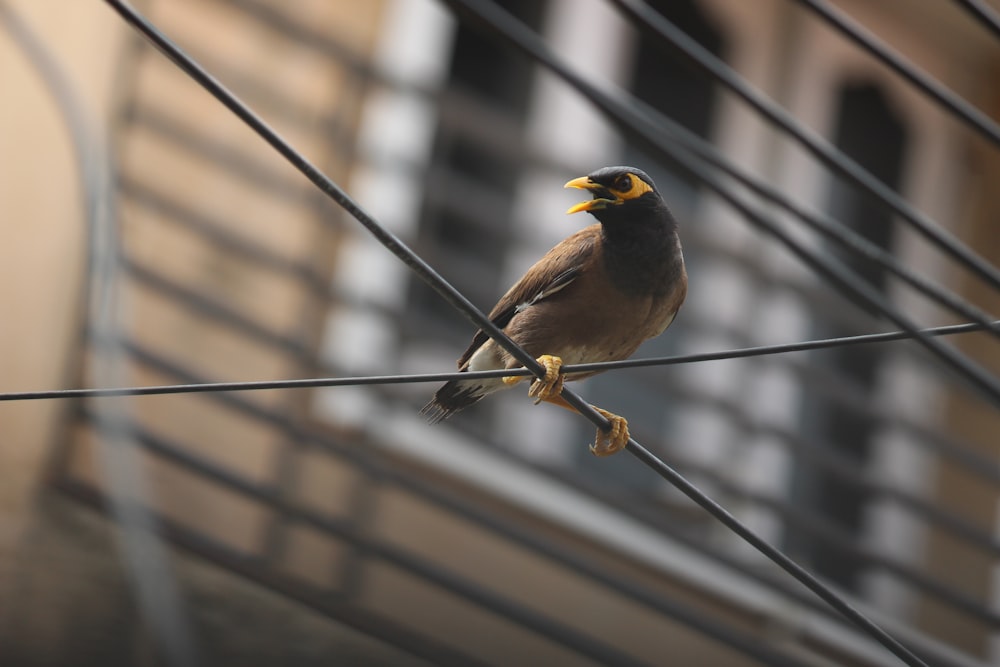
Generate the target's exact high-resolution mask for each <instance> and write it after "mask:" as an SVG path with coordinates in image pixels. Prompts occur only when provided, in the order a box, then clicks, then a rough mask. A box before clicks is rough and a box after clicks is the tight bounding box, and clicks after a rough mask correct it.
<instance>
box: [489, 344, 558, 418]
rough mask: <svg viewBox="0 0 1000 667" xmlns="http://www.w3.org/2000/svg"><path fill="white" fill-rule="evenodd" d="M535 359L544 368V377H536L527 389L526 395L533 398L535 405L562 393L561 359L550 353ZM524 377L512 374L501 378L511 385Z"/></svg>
mask: <svg viewBox="0 0 1000 667" xmlns="http://www.w3.org/2000/svg"><path fill="white" fill-rule="evenodd" d="M536 361H538V363H539V364H541V365H542V366H543V367H544V368H545V377H544V378H542V379H541V380H538V379H536V380H535V381H534V382H532V383H531V387H530V388H529V389H528V396H530V397H531V398H534V399H535V405H538V402H539V401H544V400H547V399H548V398H550V397H552V396H558V395H559V394H560V393H562V388H563V375H562V371H561V369H562V359H560V358H559V357H554V356H552V355H551V354H543V355H542V356H540V357H538V359H537V360H536ZM524 379H525V377H524V376H522V375H512V376H510V377H505V378H503V383H504V384H505V385H508V386H513V385H515V384H517V383H518V382H520V381H521V380H524Z"/></svg>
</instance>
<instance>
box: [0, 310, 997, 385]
mask: <svg viewBox="0 0 1000 667" xmlns="http://www.w3.org/2000/svg"><path fill="white" fill-rule="evenodd" d="M993 324H994V325H995V326H1000V320H998V321H996V322H994V323H993ZM984 329H985V327H983V326H982V325H981V324H976V323H969V324H949V325H946V326H940V327H931V328H929V329H922V330H921V333H922V334H924V335H926V336H950V335H955V334H964V333H974V332H979V331H983V330H984ZM909 338H911V336H910V334H908V333H906V332H905V331H887V332H884V333H872V334H860V335H856V336H841V337H838V338H823V339H819V340H806V341H799V342H795V343H778V344H776V345H757V346H754V347H744V348H737V349H732V350H720V351H718V352H699V353H696V354H680V355H672V356H666V357H646V358H643V359H624V360H622V361H602V362H598V363H593V364H567V365H566V366H563V370H564V371H565V372H566V373H569V374H572V373H584V372H587V373H590V372H605V371H610V370H617V369H621V368H642V367H647V366H674V365H677V364H687V363H696V362H705V361H725V360H727V359H745V358H748V357H761V356H767V355H774V354H788V353H792V352H807V351H809V350H821V349H827V348H832V347H844V346H849V345H866V344H875V343H889V342H894V341H901V340H907V339H909ZM530 375H531V371H529V370H528V369H526V368H512V369H510V370H494V371H467V372H453V373H421V374H408V375H368V376H363V377H337V378H329V377H327V378H299V379H294V380H259V381H246V382H204V383H195V384H190V383H189V384H165V385H149V386H145V387H102V388H82V389H51V390H40V391H13V392H2V393H0V402H5V401H32V400H45V399H77V398H115V397H121V396H160V395H165V394H205V393H213V392H220V391H264V390H268V389H312V388H318V387H354V386H362V385H389V384H419V383H424V382H448V381H450V380H471V379H485V378H497V377H511V376H520V377H527V376H530Z"/></svg>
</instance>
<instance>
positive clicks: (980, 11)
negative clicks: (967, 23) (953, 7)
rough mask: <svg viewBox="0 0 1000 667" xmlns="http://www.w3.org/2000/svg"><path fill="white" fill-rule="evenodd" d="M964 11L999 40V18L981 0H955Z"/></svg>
mask: <svg viewBox="0 0 1000 667" xmlns="http://www.w3.org/2000/svg"><path fill="white" fill-rule="evenodd" d="M955 2H956V3H958V4H959V5H961V6H962V8H963V9H965V11H967V12H969V13H970V14H971V15H972V17H973V18H974V19H976V20H977V21H978V22H979V23H981V24H982V25H983V27H985V28H986V29H987V30H989V31H990V32H992V33H993V36H994V37H996V38H998V39H1000V16H998V15H997V13H996V12H995V11H994V10H993V8H992V7H990V6H989V5H987V4H986V3H985V2H983V1H982V0H955Z"/></svg>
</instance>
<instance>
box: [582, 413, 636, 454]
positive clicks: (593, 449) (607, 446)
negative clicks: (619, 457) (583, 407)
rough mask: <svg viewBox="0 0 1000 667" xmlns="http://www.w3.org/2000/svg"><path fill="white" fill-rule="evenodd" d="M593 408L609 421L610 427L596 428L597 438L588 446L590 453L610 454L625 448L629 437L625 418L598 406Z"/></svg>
mask: <svg viewBox="0 0 1000 667" xmlns="http://www.w3.org/2000/svg"><path fill="white" fill-rule="evenodd" d="M594 409H595V410H597V411H598V412H600V413H601V415H603V416H604V418H605V419H607V420H608V421H609V422H611V429H610V430H607V431H604V430H602V429H597V438H596V440H594V444H592V445H591V446H590V453H591V454H593V455H594V456H611V455H612V454H614V453H616V452H620V451H621V450H623V449H625V445H627V444H628V439H629V434H628V422H627V421H625V418H624V417H619V416H618V415H616V414H612V413H610V412H608V411H607V410H602V409H601V408H598V407H594Z"/></svg>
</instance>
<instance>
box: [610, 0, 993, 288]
mask: <svg viewBox="0 0 1000 667" xmlns="http://www.w3.org/2000/svg"><path fill="white" fill-rule="evenodd" d="M609 1H610V2H611V3H613V4H614V5H616V6H617V7H618V8H619V9H621V10H622V12H623V13H624V14H626V15H627V16H629V17H630V18H631V19H632V20H634V21H635V22H637V23H638V25H639V27H640V28H642V29H643V30H645V31H646V32H648V33H649V34H651V35H652V36H654V37H655V38H656V39H657V40H658V43H660V44H662V45H663V46H664V47H669V48H671V49H674V50H677V51H679V52H680V53H681V54H682V55H683V56H684V57H685V58H686V59H687V60H688V62H690V63H691V64H693V65H695V66H696V67H698V69H700V70H701V71H702V72H703V73H705V74H707V75H708V76H709V77H711V78H712V79H713V80H715V81H716V82H717V83H719V84H721V85H723V86H725V87H726V88H728V89H729V90H730V91H732V92H733V93H735V94H736V95H737V96H739V97H740V98H741V99H742V100H744V101H745V102H746V103H747V104H749V105H750V106H751V107H753V109H755V110H756V111H757V112H758V113H759V114H760V115H761V116H762V117H763V118H765V119H766V120H767V121H768V122H770V123H771V124H773V125H775V126H777V127H779V128H780V129H781V130H783V131H784V132H786V133H787V134H788V136H790V137H792V138H793V139H794V140H795V141H796V142H798V143H799V145H801V146H802V147H803V148H805V149H806V150H807V151H808V152H809V153H811V154H812V155H813V156H814V157H816V158H817V159H818V160H819V161H820V162H822V163H823V164H825V165H826V166H827V167H829V168H830V169H833V170H834V171H836V172H837V173H838V174H840V175H841V176H843V177H844V178H846V179H848V180H849V181H851V182H852V183H854V184H855V185H856V186H858V187H860V188H861V189H863V190H865V191H866V192H868V193H870V194H871V195H873V196H874V198H875V201H877V202H879V203H880V205H882V206H884V207H886V208H888V209H889V210H891V211H893V212H894V213H895V214H896V215H899V216H900V217H901V218H902V219H903V220H905V221H906V222H907V223H908V224H909V225H911V226H912V227H913V228H914V229H915V230H917V231H918V232H920V234H922V235H923V236H924V237H925V238H927V239H928V240H929V241H931V242H932V243H933V244H934V245H936V246H938V247H939V248H940V249H942V250H943V251H945V252H946V253H947V254H949V255H951V256H952V257H953V258H954V259H956V260H957V261H959V262H960V263H961V264H962V265H964V266H966V267H968V268H969V269H970V270H971V271H972V272H973V273H975V274H976V275H978V276H979V277H980V278H981V279H982V280H983V281H984V282H986V283H988V284H989V285H990V286H992V287H993V288H995V289H1000V270H998V269H997V268H996V267H995V266H993V265H992V264H990V263H989V262H988V261H987V260H985V259H984V258H982V257H981V256H979V255H978V254H976V253H975V252H974V251H973V250H971V249H970V248H969V247H968V246H966V245H965V244H964V243H962V241H960V240H959V239H958V238H956V237H955V236H954V235H953V234H951V233H950V232H949V231H947V230H945V229H943V228H941V227H940V226H939V225H937V224H936V223H935V222H934V220H932V219H931V218H930V217H929V216H927V215H925V214H924V213H922V212H920V211H918V210H916V209H915V208H913V207H912V206H911V205H910V204H909V202H907V201H906V200H905V199H903V197H901V196H900V195H899V194H898V193H897V192H895V191H893V190H892V188H890V187H888V186H887V185H886V184H884V183H882V182H881V181H880V180H878V179H877V178H875V177H874V176H872V175H871V173H869V172H868V171H867V170H865V169H864V168H862V167H861V166H860V165H858V163H857V162H855V161H854V160H852V159H850V158H849V157H847V156H846V155H844V154H843V153H841V152H840V151H838V150H837V149H835V148H834V147H833V146H831V145H830V144H829V143H827V142H826V141H824V140H823V139H821V138H820V137H819V136H817V135H816V134H815V133H814V132H812V131H811V130H808V129H806V128H805V127H804V126H802V125H801V124H800V123H799V122H798V121H796V120H795V119H794V118H793V117H792V116H791V115H790V114H789V113H788V112H787V111H785V110H784V109H783V108H782V107H781V106H780V105H778V104H777V103H775V102H774V101H773V100H771V99H770V98H768V97H767V96H766V95H764V94H763V93H761V92H760V91H758V90H757V89H755V88H754V87H753V86H751V85H750V84H749V83H747V82H746V81H745V80H744V79H742V78H741V77H740V76H739V75H738V74H737V73H736V72H735V71H733V69H732V68H730V67H729V66H728V65H726V64H725V63H724V62H723V61H722V60H720V59H719V58H717V57H716V56H715V55H714V54H712V53H711V52H710V51H708V49H706V48H704V47H703V46H701V45H700V44H698V42H696V41H695V40H693V39H692V38H691V37H689V36H688V35H687V34H686V33H685V32H684V31H682V30H680V29H679V28H678V27H677V26H675V25H674V24H673V23H671V22H670V21H668V20H667V19H666V18H664V17H663V16H662V15H660V14H658V13H656V12H655V11H653V10H652V9H651V8H650V7H649V6H648V5H646V4H645V3H644V2H641V0H609Z"/></svg>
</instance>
